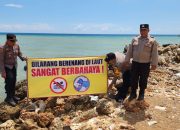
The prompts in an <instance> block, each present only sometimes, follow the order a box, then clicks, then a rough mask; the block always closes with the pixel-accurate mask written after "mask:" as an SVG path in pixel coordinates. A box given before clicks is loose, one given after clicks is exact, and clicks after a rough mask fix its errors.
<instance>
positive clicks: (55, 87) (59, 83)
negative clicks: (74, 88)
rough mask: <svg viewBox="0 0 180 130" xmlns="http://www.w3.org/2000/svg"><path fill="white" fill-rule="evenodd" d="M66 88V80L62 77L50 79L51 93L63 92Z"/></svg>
mask: <svg viewBox="0 0 180 130" xmlns="http://www.w3.org/2000/svg"><path fill="white" fill-rule="evenodd" d="M66 88H67V82H66V80H65V79H64V78H61V77H57V78H54V79H53V80H52V81H51V84H50V89H51V91H52V92H53V93H58V94H60V93H63V92H64V91H65V90H66Z"/></svg>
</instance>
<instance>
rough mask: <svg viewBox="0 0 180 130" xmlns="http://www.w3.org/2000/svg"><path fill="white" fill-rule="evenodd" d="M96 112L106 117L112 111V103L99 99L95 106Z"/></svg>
mask: <svg viewBox="0 0 180 130" xmlns="http://www.w3.org/2000/svg"><path fill="white" fill-rule="evenodd" d="M96 110H97V112H98V114H105V115H108V114H110V113H112V112H113V111H114V105H113V103H112V101H108V100H107V99H101V100H100V101H99V103H98V104H97V107H96Z"/></svg>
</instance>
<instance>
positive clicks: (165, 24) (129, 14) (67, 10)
mask: <svg viewBox="0 0 180 130" xmlns="http://www.w3.org/2000/svg"><path fill="white" fill-rule="evenodd" d="M144 23H145V24H146V23H147V24H149V25H150V32H151V33H153V34H180V0H0V32H19V33H75V34H137V33H139V25H140V24H144Z"/></svg>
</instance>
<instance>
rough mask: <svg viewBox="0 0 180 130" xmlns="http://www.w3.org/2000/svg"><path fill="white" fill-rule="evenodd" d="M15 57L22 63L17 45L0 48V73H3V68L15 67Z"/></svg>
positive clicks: (22, 58)
mask: <svg viewBox="0 0 180 130" xmlns="http://www.w3.org/2000/svg"><path fill="white" fill-rule="evenodd" d="M17 56H18V57H19V58H20V59H21V60H22V61H23V60H24V57H22V53H21V51H20V48H19V45H18V44H15V45H14V46H13V47H11V46H8V45H7V44H5V45H3V46H0V72H1V73H2V72H5V67H8V68H10V69H12V68H13V67H14V66H15V67H16V66H17Z"/></svg>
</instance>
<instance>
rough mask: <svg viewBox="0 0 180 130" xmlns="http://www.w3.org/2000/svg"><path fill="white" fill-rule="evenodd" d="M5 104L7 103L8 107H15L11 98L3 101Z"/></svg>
mask: <svg viewBox="0 0 180 130" xmlns="http://www.w3.org/2000/svg"><path fill="white" fill-rule="evenodd" d="M4 101H5V102H6V103H8V104H9V105H11V106H13V107H15V106H16V103H15V101H14V100H13V99H12V98H9V99H8V98H6V99H5V100H4Z"/></svg>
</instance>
